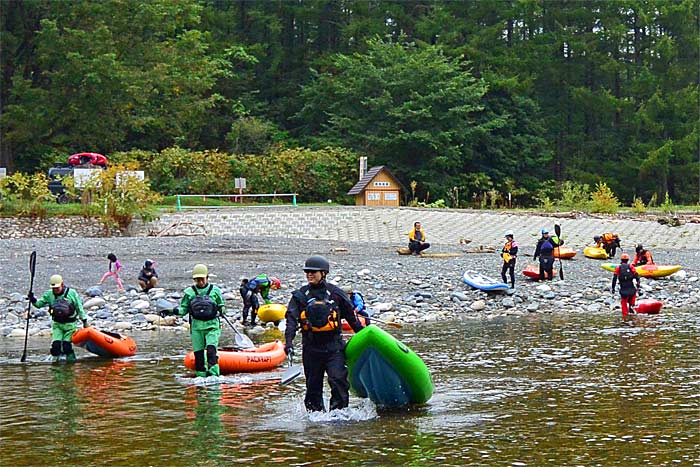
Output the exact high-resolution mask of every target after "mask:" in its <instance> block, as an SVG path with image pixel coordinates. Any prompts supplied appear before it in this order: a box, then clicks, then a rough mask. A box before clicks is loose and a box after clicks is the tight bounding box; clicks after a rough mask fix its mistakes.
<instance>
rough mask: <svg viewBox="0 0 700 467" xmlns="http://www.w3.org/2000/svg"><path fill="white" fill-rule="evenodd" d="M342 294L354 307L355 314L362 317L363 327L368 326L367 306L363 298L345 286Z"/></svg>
mask: <svg viewBox="0 0 700 467" xmlns="http://www.w3.org/2000/svg"><path fill="white" fill-rule="evenodd" d="M343 292H345V295H347V296H348V298H349V299H350V301H351V302H352V304H353V305H354V306H355V314H356V315H359V316H362V317H363V318H364V319H365V326H369V313H367V305H366V303H365V297H363V296H362V294H361V293H360V292H358V291H357V290H352V287H350V286H349V285H346V286H344V287H343Z"/></svg>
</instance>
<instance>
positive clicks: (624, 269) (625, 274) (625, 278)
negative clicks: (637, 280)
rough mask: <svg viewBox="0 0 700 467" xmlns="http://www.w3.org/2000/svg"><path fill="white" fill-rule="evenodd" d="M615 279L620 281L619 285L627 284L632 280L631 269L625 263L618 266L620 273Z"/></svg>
mask: <svg viewBox="0 0 700 467" xmlns="http://www.w3.org/2000/svg"><path fill="white" fill-rule="evenodd" d="M617 277H618V278H619V279H620V284H623V283H624V284H627V283H630V282H632V280H634V274H632V269H631V268H630V265H629V264H627V263H622V264H620V271H619V272H618V273H617Z"/></svg>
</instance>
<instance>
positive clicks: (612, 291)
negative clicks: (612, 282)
mask: <svg viewBox="0 0 700 467" xmlns="http://www.w3.org/2000/svg"><path fill="white" fill-rule="evenodd" d="M610 293H611V294H613V295H615V288H614V287H610Z"/></svg>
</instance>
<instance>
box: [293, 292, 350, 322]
mask: <svg viewBox="0 0 700 467" xmlns="http://www.w3.org/2000/svg"><path fill="white" fill-rule="evenodd" d="M305 296H306V298H307V300H306V305H305V306H304V309H303V310H302V311H301V314H300V316H299V317H300V318H301V327H302V329H303V330H304V331H311V332H327V331H337V330H338V329H340V314H339V313H338V305H337V304H336V303H335V300H332V299H331V292H330V290H328V287H326V296H325V297H324V298H322V299H318V298H314V297H310V296H309V290H308V289H307V290H306V292H305Z"/></svg>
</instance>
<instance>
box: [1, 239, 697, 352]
mask: <svg viewBox="0 0 700 467" xmlns="http://www.w3.org/2000/svg"><path fill="white" fill-rule="evenodd" d="M397 246H403V245H394V244H386V243H369V244H368V243H359V242H337V241H321V240H301V239H281V238H239V239H237V238H228V237H227V238H201V237H200V238H188V237H169V238H76V239H66V238H63V239H9V240H0V249H1V253H0V256H1V257H2V262H1V264H0V338H20V337H24V320H23V319H22V316H23V315H24V313H25V310H26V308H27V301H26V295H27V290H28V287H29V270H28V258H29V254H30V252H31V251H32V250H36V251H37V255H38V260H37V271H36V278H35V287H34V292H35V294H37V295H39V294H40V293H41V292H43V291H44V290H46V289H48V280H49V277H50V275H51V274H54V273H60V274H62V275H63V277H64V280H65V282H66V284H67V285H68V286H70V287H73V288H74V289H75V290H77V291H78V292H79V293H80V295H81V297H82V298H83V301H84V304H85V308H86V311H87V314H88V316H89V321H90V322H91V324H92V325H94V326H95V327H97V328H98V329H101V330H112V331H119V332H124V333H126V334H128V333H129V332H130V331H136V330H153V331H156V330H158V329H161V330H171V331H174V332H186V331H187V322H186V320H182V319H179V318H175V317H166V318H161V317H160V316H159V315H158V311H159V308H162V307H166V306H171V305H168V304H167V302H169V303H170V304H173V305H174V304H177V303H178V302H179V299H180V297H181V295H182V290H183V289H184V288H185V287H187V286H189V285H190V284H191V279H190V271H191V270H192V267H193V266H194V264H195V263H199V262H202V263H205V264H207V265H208V266H209V270H210V273H211V274H212V275H215V277H212V278H211V281H212V282H213V283H215V284H217V285H219V286H220V287H221V289H222V291H223V292H224V298H225V300H226V313H227V316H228V317H229V318H230V319H231V320H232V321H235V320H238V319H239V317H240V310H241V308H242V300H241V298H240V295H239V293H238V287H239V284H240V279H241V278H242V277H251V276H254V275H257V274H260V273H267V274H269V275H274V276H277V277H279V278H280V279H281V281H282V288H281V289H280V290H278V291H273V293H272V294H273V301H275V302H280V303H284V304H286V303H287V302H288V300H289V297H290V293H291V291H292V290H294V289H295V288H297V287H299V286H301V285H302V284H303V283H304V276H303V273H302V265H303V262H304V259H305V258H306V257H307V256H308V255H310V254H313V253H320V254H323V255H325V256H327V257H328V258H329V260H330V261H331V268H332V270H331V272H330V275H329V278H330V280H332V281H333V282H335V283H338V284H340V285H351V286H352V287H353V288H354V289H356V290H359V291H361V292H362V293H363V295H364V297H365V298H366V299H367V300H368V301H369V303H370V306H371V307H372V308H374V310H375V312H376V316H377V317H380V318H381V319H383V320H386V321H397V322H401V323H404V324H406V325H410V324H413V323H416V324H419V323H433V324H434V323H436V322H439V321H445V320H452V319H493V318H496V317H499V316H503V315H523V316H525V315H528V316H532V315H536V314H541V313H558V314H565V313H614V314H616V315H619V313H620V311H619V305H618V298H617V297H615V299H614V300H613V299H612V297H611V294H610V291H609V289H610V282H611V277H612V275H611V273H609V272H606V271H604V270H603V269H601V267H600V264H601V263H602V262H601V261H597V260H592V259H588V258H585V257H583V254H582V253H581V250H582V248H581V247H582V245H571V246H574V247H578V251H579V253H578V255H577V257H576V258H575V259H574V260H563V261H562V264H563V268H564V274H565V276H564V277H565V280H563V281H561V280H559V279H558V278H557V279H555V280H554V281H548V282H545V283H538V282H536V281H532V280H528V279H526V278H525V277H524V276H523V275H522V273H521V271H522V269H523V267H524V266H525V265H526V264H528V263H531V262H532V258H530V257H527V256H525V255H524V254H521V256H520V257H519V259H518V264H517V265H516V273H517V274H518V275H517V277H516V288H515V290H509V291H507V292H506V293H494V294H487V293H484V292H481V291H477V290H472V289H470V288H469V287H468V286H466V285H465V284H464V283H463V282H462V281H461V276H462V274H463V272H464V271H466V270H475V271H479V272H481V273H484V274H486V275H489V276H491V277H493V278H496V279H498V278H499V276H500V265H501V260H500V257H499V255H498V254H497V253H476V254H467V253H464V251H466V250H473V248H467V247H466V246H464V245H455V246H448V245H437V246H435V247H434V248H431V250H429V251H432V252H433V253H462V254H461V256H459V257H448V258H420V257H415V256H399V255H397V253H396V247H397ZM469 246H470V247H472V246H473V244H472V245H469ZM532 250H534V244H533V245H523V244H521V251H522V252H524V253H526V254H532ZM110 252H114V253H115V254H116V255H117V256H118V258H119V259H120V261H121V262H122V264H123V266H124V269H123V273H122V280H123V281H124V284H125V286H126V287H127V291H126V292H118V291H117V286H116V284H115V283H114V282H113V281H112V280H111V279H108V282H107V284H105V285H103V286H96V283H97V281H98V280H99V279H100V277H101V275H102V274H103V273H104V271H105V270H106V268H107V263H108V261H107V259H106V258H105V256H106V255H107V254H108V253H110ZM653 253H654V258H655V260H656V262H657V263H659V264H681V265H683V266H684V269H683V270H681V271H680V272H678V273H676V274H674V275H673V276H671V277H670V278H665V279H658V280H652V279H642V289H643V294H642V298H654V299H659V300H661V301H663V302H664V310H663V312H666V313H667V312H671V311H672V310H673V309H674V308H700V281H699V280H698V275H699V274H700V250H687V249H683V250H680V249H679V250H661V249H654V252H653ZM618 255H619V254H618ZM146 258H151V259H154V260H156V261H157V265H156V268H157V270H158V273H159V274H160V282H159V287H158V288H157V289H154V290H151V291H150V292H149V293H141V292H140V291H139V290H137V287H136V277H137V275H138V272H139V270H140V268H141V266H142V264H143V261H144V260H145V259H146ZM618 258H619V256H618ZM556 268H557V269H558V268H559V264H558V262H557V263H556ZM164 300H165V301H167V302H165V301H164ZM616 305H617V306H618V308H616V309H614V308H613V307H615V306H616ZM50 327H51V321H50V318H49V316H48V313H47V312H46V310H36V309H34V310H33V311H32V319H31V320H30V335H36V336H46V338H47V339H48V338H49V337H50ZM249 332H253V333H256V332H263V328H259V329H253V330H249ZM18 342H19V341H18ZM18 345H19V344H18Z"/></svg>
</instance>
